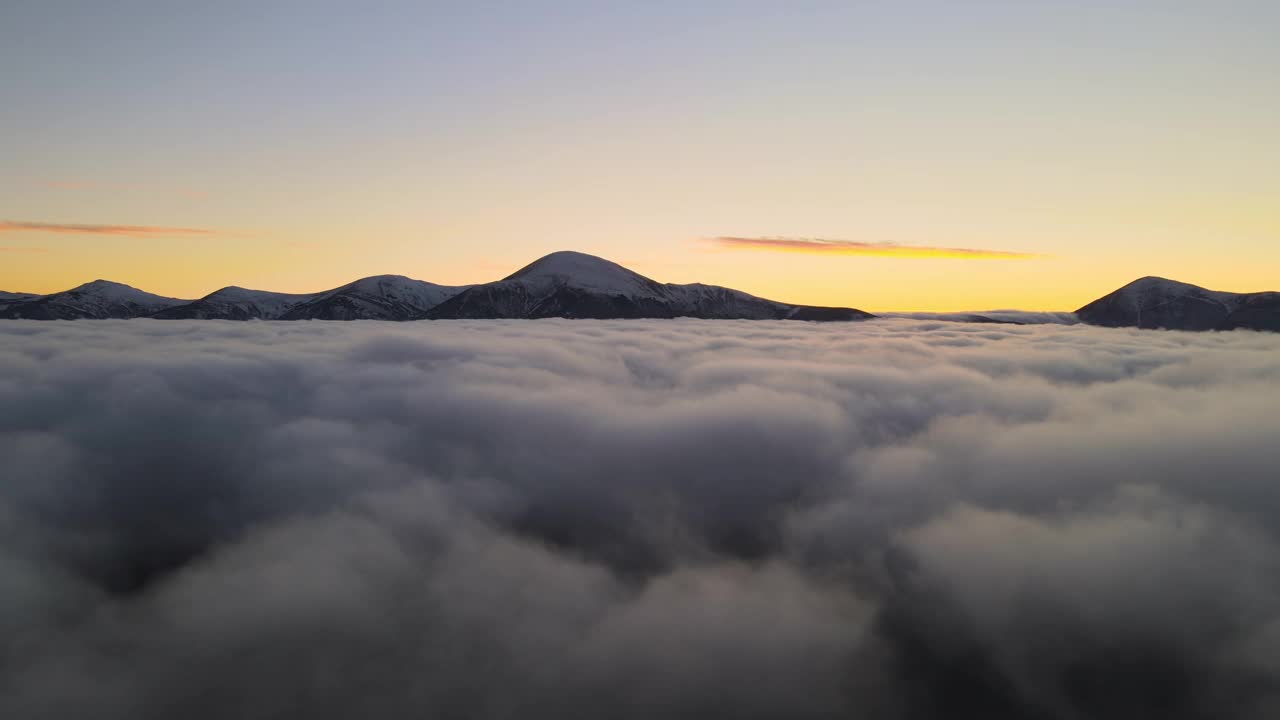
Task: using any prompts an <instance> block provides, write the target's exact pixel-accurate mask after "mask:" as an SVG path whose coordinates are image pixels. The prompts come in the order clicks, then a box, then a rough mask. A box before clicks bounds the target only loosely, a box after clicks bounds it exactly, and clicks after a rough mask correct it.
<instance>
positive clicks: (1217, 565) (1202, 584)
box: [0, 319, 1280, 720]
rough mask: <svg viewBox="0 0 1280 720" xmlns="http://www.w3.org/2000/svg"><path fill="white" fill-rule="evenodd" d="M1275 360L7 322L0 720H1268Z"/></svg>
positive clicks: (492, 331) (901, 331) (596, 335)
mask: <svg viewBox="0 0 1280 720" xmlns="http://www.w3.org/2000/svg"><path fill="white" fill-rule="evenodd" d="M1277 388H1280V336H1276V335H1267V334H1257V333H1251V332H1243V331H1240V332H1232V333H1209V334H1185V333H1177V332H1155V331H1137V330H1115V329H1103V328H1094V327H1086V326H1079V325H1052V326H1051V325H1043V326H1016V325H991V324H986V325H977V324H958V323H953V322H940V321H934V320H908V319H889V320H875V321H869V322H867V323H858V324H810V323H785V322H708V321H696V320H677V321H609V322H595V321H564V320H546V321H487V322H481V321H476V322H465V321H453V322H450V321H441V322H424V323H403V324H388V323H377V322H352V323H340V324H338V323H322V322H310V323H222V322H185V321H172V322H164V323H161V322H152V321H111V320H108V321H102V322H99V323H37V322H26V321H12V322H6V323H2V324H0V404H2V405H3V407H4V408H5V409H6V411H5V412H4V413H2V414H0V457H3V458H4V462H3V463H0V588H2V589H3V592H2V593H0V598H2V600H0V636H3V637H5V638H6V642H4V643H2V644H0V715H2V716H4V717H50V718H64V717H66V718H70V717H86V716H92V717H96V718H106V719H108V720H110V719H114V718H165V717H175V716H182V717H190V718H196V719H199V718H220V717H231V716H234V717H245V718H261V717H307V718H347V717H381V718H414V717H439V716H455V717H467V718H509V717H533V718H539V717H547V718H562V717H604V716H608V717H621V718H651V717H659V716H660V717H676V718H694V717H699V718H702V717H734V718H775V717H785V718H826V717H834V716H850V715H864V716H868V717H878V718H889V719H890V720H915V719H917V718H929V717H947V716H951V717H990V718H1053V719H1057V718H1061V719H1063V720H1075V719H1077V718H1086V717H1087V718H1102V719H1104V720H1106V719H1110V718H1117V719H1119V718H1124V719H1126V720H1127V719H1129V718H1134V717H1146V716H1159V717H1162V718H1174V719H1181V718H1188V719H1190V718H1206V717H1232V718H1245V719H1247V720H1254V719H1257V720H1261V719H1263V718H1271V717H1275V713H1276V710H1277V708H1280V689H1278V688H1280V572H1277V571H1278V570H1280V537H1277V533H1278V532H1280V530H1278V528H1280V485H1277V483H1276V482H1275V443H1276V438H1277V437H1280V417H1278V416H1277V414H1276V413H1275V407H1276V403H1277V401H1280V395H1278V390H1277Z"/></svg>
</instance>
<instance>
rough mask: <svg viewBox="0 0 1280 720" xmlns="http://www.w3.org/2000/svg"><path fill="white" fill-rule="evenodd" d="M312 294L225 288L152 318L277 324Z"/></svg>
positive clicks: (234, 287)
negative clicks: (277, 321)
mask: <svg viewBox="0 0 1280 720" xmlns="http://www.w3.org/2000/svg"><path fill="white" fill-rule="evenodd" d="M314 297H315V294H314V293H312V294H292V293H277V292H269V291H266V290H249V289H247V288H242V287H236V286H234V285H232V286H230V287H224V288H222V289H221V290H218V291H216V292H213V293H210V294H208V295H206V296H204V297H202V298H200V299H199V300H196V301H195V302H191V303H187V304H186V305H177V306H174V307H171V308H166V309H164V310H161V311H160V312H158V313H156V314H155V315H153V316H152V317H155V318H157V319H161V320H255V319H256V320H278V319H279V318H280V317H282V316H283V315H284V314H285V313H286V312H288V310H289V309H290V308H292V307H294V306H295V305H298V304H299V303H302V302H306V301H307V300H310V299H312V298H314Z"/></svg>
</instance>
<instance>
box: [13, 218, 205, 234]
mask: <svg viewBox="0 0 1280 720" xmlns="http://www.w3.org/2000/svg"><path fill="white" fill-rule="evenodd" d="M6 232H46V233H54V234H58V235H118V236H126V237H215V236H219V235H225V234H226V233H222V232H219V231H217V230H207V229H203V228H182V227H164V226H155V225H100V224H97V223H87V224H81V223H47V222H27V221H18V220H0V233H6Z"/></svg>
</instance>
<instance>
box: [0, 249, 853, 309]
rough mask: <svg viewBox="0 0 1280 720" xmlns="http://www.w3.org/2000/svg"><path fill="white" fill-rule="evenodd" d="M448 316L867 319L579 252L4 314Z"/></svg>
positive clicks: (109, 286)
mask: <svg viewBox="0 0 1280 720" xmlns="http://www.w3.org/2000/svg"><path fill="white" fill-rule="evenodd" d="M137 317H148V318H156V319H162V320H176V319H200V320H255V319H257V320H423V319H433V320H443V319H457V318H472V319H494V318H550V317H563V318H594V319H614V318H675V317H692V318H707V319H723V320H732V319H747V320H865V319H867V318H871V317H874V316H873V315H871V314H870V313H866V312H863V311H861V310H855V309H853V308H838V307H816V306H811V305H794V304H791V303H784V302H777V301H774V300H766V299H764V298H760V297H756V296H754V295H750V294H748V293H745V292H742V291H740V290H733V289H730V288H725V287H719V286H715V285H703V284H699V283H694V284H689V285H677V284H672V283H660V282H657V281H656V280H651V279H649V278H647V277H645V276H643V275H640V274H638V273H635V272H632V271H631V270H628V269H626V268H624V267H622V266H621V265H618V264H617V263H613V262H610V261H608V260H605V259H603V258H598V257H594V256H592V255H586V254H583V253H578V252H570V251H564V252H556V253H551V254H550V255H547V256H545V257H543V258H541V259H539V260H537V261H535V262H533V263H530V264H529V265H527V266H525V267H524V268H521V269H520V270H518V271H516V272H515V273H513V274H511V275H509V276H507V277H505V278H503V279H501V280H497V281H494V282H490V283H484V284H481V285H462V286H450V285H436V284H434V283H429V282H424V281H421V280H413V279H411V278H407V277H403V276H400V275H378V276H375V277H368V278H363V279H361V280H357V281H355V282H353V283H350V284H347V285H343V286H342V287H338V288H334V289H332V290H326V291H324V292H319V293H312V294H289V293H277V292H270V291H266V290H249V289H246V288H242V287H235V286H231V287H225V288H222V289H221V290H217V291H215V292H213V293H210V294H209V295H206V296H204V297H202V298H199V299H198V300H181V299H178V298H168V297H161V296H159V295H152V294H150V293H147V292H143V291H142V290H138V289H137V288H133V287H130V286H128V285H122V284H120V283H114V282H109V281H106V280H95V281H93V282H90V283H86V284H84V285H80V286H79V287H75V288H72V289H71V290H65V291H63V292H57V293H52V294H50V295H30V294H25V293H0V318H5V319H19V318H25V319H31V320H76V319H103V318H137Z"/></svg>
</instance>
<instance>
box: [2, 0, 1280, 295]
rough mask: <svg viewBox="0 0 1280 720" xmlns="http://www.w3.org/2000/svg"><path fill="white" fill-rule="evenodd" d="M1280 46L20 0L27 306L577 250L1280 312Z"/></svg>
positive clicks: (895, 13) (840, 282) (301, 287)
mask: <svg viewBox="0 0 1280 720" xmlns="http://www.w3.org/2000/svg"><path fill="white" fill-rule="evenodd" d="M1277 28H1280V3H1276V2H1272V1H1257V2H1250V1H1239V0H1237V1H1232V0H1225V1H1222V2H1210V1H1208V0H1202V1H1200V2H1186V1H1183V0H1164V1H1162V2H1154V1H1153V2H1145V1H1132V2H1123V1H1120V2H1100V1H1099V2H1094V1H1093V0H1035V1H1034V2H1032V1H1027V0H963V1H961V0H932V1H919V2H913V1H910V0H903V1H895V2H873V1H868V2H855V1H853V0H845V1H844V2H802V1H795V2H776V1H774V2H756V1H754V0H738V1H736V2H697V1H696V0H687V1H683V2H675V1H666V0H648V1H646V2H603V1H596V2H576V1H557V2H552V1H546V2H516V1H510V2H483V1H472V2H451V3H436V2H425V1H421V0H420V1H418V2H361V3H355V2H326V1H320V0H308V1H307V2H285V1H280V2H265V1H261V0H257V1H253V2H249V1H239V0H224V1H221V2H182V1H176V0H171V1H167V2H159V1H155V2H141V1H136V2H130V1H128V0H120V1H116V2H104V1H101V0H94V1H92V2H90V1H80V2H73V1H69V0H6V1H5V2H4V3H3V4H0V221H4V222H0V289H3V290H9V291H30V292H50V291H56V290H61V289H66V288H68V287H71V286H73V285H77V284H80V283H83V282H86V281H88V280H92V279H94V278H98V277H103V278H107V279H112V280H117V281H120V282H125V283H129V284H131V285H135V286H138V287H142V288H144V289H147V290H150V291H152V292H158V293H162V294H167V295H175V296H180V297H197V296H200V295H203V294H206V293H208V292H211V291H213V290H215V289H217V288H219V287H221V286H224V285H228V284H237V285H244V286H248V287H257V288H266V289H273V290H281V291H297V292H303V291H314V290H321V289H325V288H328V287H332V286H335V285H338V284H341V283H344V282H347V281H349V280H352V279H355V278H357V277H361V276H365V275H371V274H378V273H398V274H404V275H409V276H411V277H415V278H419V279H424V280H431V281H433V282H440V283H467V282H477V281H486V280H491V279H495V278H497V277H499V276H501V275H505V274H507V273H509V272H511V271H513V270H515V269H516V268H517V267H519V266H521V265H523V264H525V263H527V262H529V261H531V260H533V259H535V258H536V257H538V256H539V255H541V254H544V253H546V252H550V251H553V250H559V249H575V250H580V251H583V252H590V253H593V254H597V255H601V256H604V257H607V258H610V259H613V260H616V261H618V262H622V263H623V264H626V265H628V266H629V267H632V268H633V269H635V270H637V271H640V272H643V273H645V274H647V275H649V276H651V277H654V278H656V279H658V280H663V281H671V282H690V281H701V282H710V283H717V284H723V285H729V286H733V287H737V288H740V289H743V290H747V291H749V292H753V293H756V294H759V295H764V296H767V297H772V298H775V299H778V300H785V301H792V302H806V303H816V304H837V305H851V306H855V307H861V308H864V309H868V310H958V309H989V308H996V307H1017V308H1023V309H1031V310H1041V309H1051V310H1070V309H1074V308H1075V307H1077V306H1079V305H1082V304H1084V303H1085V302H1087V301H1089V300H1091V299H1093V298H1094V297H1096V296H1098V295H1101V294H1103V293H1105V292H1108V291H1110V290H1112V289H1114V288H1115V287H1118V286H1119V285H1121V284H1123V283H1125V282H1128V281H1130V280H1133V279H1135V278H1137V277H1140V276H1142V275H1164V276H1167V277H1174V278H1177V279H1180V280H1185V281H1188V282H1193V283H1197V284H1201V285H1206V286H1209V287H1213V288H1215V289H1223V290H1236V291H1253V290H1263V289H1280V42H1277V32H1278V30H1277ZM719 237H731V238H738V239H740V240H746V241H752V242H741V241H716V240H715V238H719ZM761 239H767V240H770V242H761V241H760V240H761ZM805 240H807V241H809V242H795V241H805ZM813 241H819V242H813ZM833 241H839V242H833ZM859 244H864V245H868V246H870V247H869V248H863V249H859ZM892 246H897V248H898V249H893V247H892ZM904 247H906V248H908V249H907V250H903V249H902V248H904ZM833 248H834V249H833ZM919 248H941V249H946V250H948V251H947V252H933V251H929V250H925V249H919ZM956 250H960V251H968V250H977V251H983V252H978V253H973V254H966V253H963V252H953V251H956ZM1024 255H1025V256H1030V257H1023V256H1024ZM1015 256H1016V257H1015Z"/></svg>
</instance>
